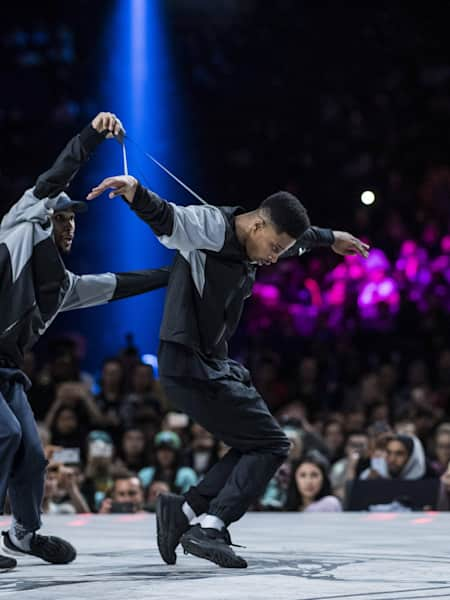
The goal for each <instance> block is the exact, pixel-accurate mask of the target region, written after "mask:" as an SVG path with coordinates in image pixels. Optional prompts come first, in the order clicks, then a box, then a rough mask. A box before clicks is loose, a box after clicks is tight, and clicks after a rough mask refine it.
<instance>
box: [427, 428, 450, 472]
mask: <svg viewBox="0 0 450 600" xmlns="http://www.w3.org/2000/svg"><path fill="white" fill-rule="evenodd" d="M434 456H435V459H434V460H433V461H432V462H431V467H432V468H433V469H434V471H435V472H436V474H437V475H439V476H440V475H443V474H444V473H445V472H446V471H447V469H448V467H449V464H450V423H442V425H439V427H438V428H437V430H436V433H435V435H434Z"/></svg>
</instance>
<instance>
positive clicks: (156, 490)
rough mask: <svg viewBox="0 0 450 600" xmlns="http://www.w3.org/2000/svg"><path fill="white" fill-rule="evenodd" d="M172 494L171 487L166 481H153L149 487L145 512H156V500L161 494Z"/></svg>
mask: <svg viewBox="0 0 450 600" xmlns="http://www.w3.org/2000/svg"><path fill="white" fill-rule="evenodd" d="M168 493H170V486H169V484H168V483H166V482H165V481H157V480H155V481H152V483H151V484H150V485H149V486H148V489H147V493H146V495H145V510H148V511H149V512H155V510H156V500H157V499H158V496H159V495H160V494H168Z"/></svg>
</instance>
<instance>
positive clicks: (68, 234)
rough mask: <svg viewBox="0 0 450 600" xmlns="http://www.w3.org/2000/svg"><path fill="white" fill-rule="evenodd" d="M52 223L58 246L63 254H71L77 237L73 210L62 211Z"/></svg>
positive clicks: (54, 216) (56, 214) (55, 216)
mask: <svg viewBox="0 0 450 600" xmlns="http://www.w3.org/2000/svg"><path fill="white" fill-rule="evenodd" d="M52 222H53V235H54V237H55V243H56V245H57V246H58V248H59V249H60V250H61V252H64V253H68V252H70V250H71V248H72V242H73V238H74V237H75V213H74V212H73V211H71V210H61V211H59V212H57V213H55V214H54V215H53V217H52Z"/></svg>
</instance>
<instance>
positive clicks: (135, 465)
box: [116, 429, 148, 473]
mask: <svg viewBox="0 0 450 600" xmlns="http://www.w3.org/2000/svg"><path fill="white" fill-rule="evenodd" d="M119 464H120V465H121V466H122V468H126V469H128V470H130V471H133V472H135V473H137V472H138V471H140V470H141V469H143V468H144V467H145V465H147V464H148V458H147V452H146V442H145V437H144V434H143V432H142V431H141V430H140V429H127V430H126V431H125V432H124V434H123V435H122V439H121V443H120V447H119V452H118V460H117V461H116V466H118V465H119Z"/></svg>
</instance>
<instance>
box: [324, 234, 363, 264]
mask: <svg viewBox="0 0 450 600" xmlns="http://www.w3.org/2000/svg"><path fill="white" fill-rule="evenodd" d="M333 233H334V244H333V245H332V246H331V248H332V249H333V250H334V252H336V254H341V255H342V256H348V255H352V254H358V255H359V256H362V257H363V258H367V257H368V256H369V250H370V246H369V245H368V244H365V243H364V242H362V241H361V240H359V239H358V238H356V237H355V236H353V235H352V234H351V233H347V232H346V231H333Z"/></svg>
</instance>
